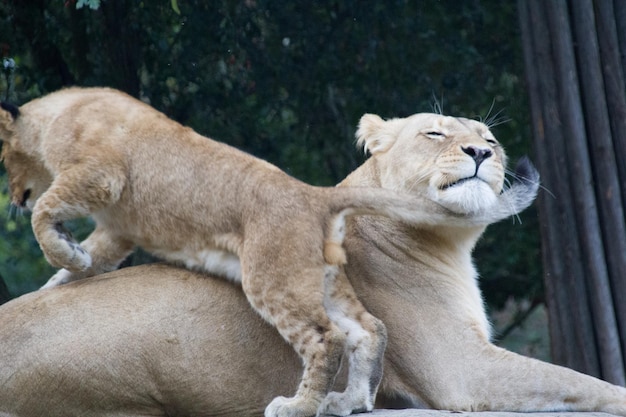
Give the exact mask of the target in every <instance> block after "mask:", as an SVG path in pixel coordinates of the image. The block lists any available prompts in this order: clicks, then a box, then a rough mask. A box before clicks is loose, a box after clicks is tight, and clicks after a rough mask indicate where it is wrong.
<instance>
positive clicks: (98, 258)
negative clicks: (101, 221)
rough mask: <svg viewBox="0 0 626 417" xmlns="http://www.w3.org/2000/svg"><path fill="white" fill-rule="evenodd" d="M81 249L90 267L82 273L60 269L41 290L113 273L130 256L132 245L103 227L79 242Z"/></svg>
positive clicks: (97, 228)
mask: <svg viewBox="0 0 626 417" xmlns="http://www.w3.org/2000/svg"><path fill="white" fill-rule="evenodd" d="M80 247H82V248H83V249H84V250H85V251H86V252H87V253H88V254H89V255H90V256H91V266H90V267H89V268H87V269H85V270H84V271H74V272H72V271H69V270H67V269H65V268H64V269H61V270H59V271H58V272H57V273H56V274H54V275H53V276H52V277H51V278H50V279H49V280H48V282H46V284H45V285H44V286H43V287H41V289H45V288H51V287H56V286H57V285H61V284H66V283H68V282H71V281H76V280H78V279H82V278H87V277H90V276H94V275H98V274H102V273H105V272H109V271H113V270H115V269H117V267H118V266H119V265H120V263H122V261H123V260H124V259H125V258H126V257H127V256H128V255H130V254H131V252H132V250H133V247H134V245H133V243H132V242H130V241H128V240H125V239H122V238H120V237H119V236H113V235H111V234H110V232H109V231H108V230H107V229H106V228H104V227H100V226H98V227H96V229H95V230H94V231H93V232H92V233H91V234H90V235H89V236H88V237H87V239H85V240H84V241H82V242H81V244H80Z"/></svg>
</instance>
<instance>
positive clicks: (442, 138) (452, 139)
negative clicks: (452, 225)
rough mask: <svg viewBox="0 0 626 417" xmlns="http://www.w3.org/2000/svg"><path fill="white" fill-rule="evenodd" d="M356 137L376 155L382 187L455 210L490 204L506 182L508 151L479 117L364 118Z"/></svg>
mask: <svg viewBox="0 0 626 417" xmlns="http://www.w3.org/2000/svg"><path fill="white" fill-rule="evenodd" d="M357 137H358V141H359V143H360V144H362V145H363V146H364V147H365V149H367V150H369V151H370V152H371V153H372V156H373V157H374V158H376V159H377V163H378V164H379V167H380V171H381V178H380V180H381V182H382V184H381V185H382V186H383V187H384V188H390V189H394V190H397V191H404V192H410V193H413V194H422V195H425V196H427V197H429V198H431V199H433V200H435V201H437V202H439V203H440V204H442V205H443V206H445V207H446V208H448V209H450V210H452V211H454V212H457V213H473V212H477V211H480V210H486V209H489V207H490V206H491V205H493V204H494V203H495V202H496V199H497V196H498V194H500V193H501V192H502V188H503V185H504V167H505V164H506V156H505V153H504V150H503V149H502V147H501V146H500V144H499V143H498V141H496V139H495V137H494V136H493V134H492V133H491V132H490V131H489V128H488V127H487V126H486V125H485V124H483V123H480V122H477V121H475V120H469V119H464V118H456V117H450V116H442V115H438V114H430V113H419V114H415V115H413V116H410V117H407V118H403V119H392V120H388V121H384V120H382V119H381V118H380V117H378V116H375V115H371V114H368V115H365V116H363V117H362V119H361V122H360V124H359V130H358V132H357Z"/></svg>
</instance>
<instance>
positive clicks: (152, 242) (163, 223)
mask: <svg viewBox="0 0 626 417" xmlns="http://www.w3.org/2000/svg"><path fill="white" fill-rule="evenodd" d="M19 110H20V114H19V115H18V116H17V117H15V118H14V120H13V118H10V117H8V113H7V112H6V111H5V112H4V114H3V115H2V118H1V119H0V121H1V123H2V124H1V126H2V127H0V132H2V134H3V135H4V137H3V138H2V139H3V141H4V146H3V158H4V163H5V165H6V169H7V172H8V174H9V183H10V187H11V192H12V195H13V201H14V203H15V204H18V205H21V206H28V207H32V209H33V216H32V225H33V230H34V232H35V236H36V237H37V240H38V242H39V244H40V246H41V248H42V250H43V252H44V254H45V256H46V258H47V259H48V261H49V262H50V263H51V264H52V265H54V266H57V267H61V268H63V269H61V270H60V271H59V272H58V273H57V274H55V275H54V276H53V277H52V278H51V279H50V280H49V281H48V283H47V284H46V285H45V286H44V288H51V287H55V286H57V285H60V284H64V283H67V282H70V281H75V280H77V279H81V278H84V277H88V276H91V275H94V274H98V273H102V272H106V271H110V270H112V269H115V268H116V267H117V265H119V263H120V262H121V261H122V260H123V259H124V258H125V257H126V256H127V255H128V254H129V253H130V252H131V251H132V250H133V248H134V247H135V246H137V245H138V246H141V247H143V248H144V249H146V250H148V251H150V252H152V253H154V254H156V255H158V256H161V257H163V258H164V259H166V260H169V261H172V262H175V263H179V264H182V265H184V266H186V267H188V268H191V269H199V270H204V271H207V272H212V273H216V274H220V275H223V276H226V277H227V278H229V279H231V280H234V281H236V282H240V283H241V286H242V288H243V290H244V292H245V294H246V296H247V299H248V301H249V302H250V304H251V305H252V306H253V307H254V308H255V309H256V311H257V312H259V313H260V314H261V316H262V317H263V318H265V319H266V320H267V321H268V322H269V323H271V324H273V325H274V326H275V327H276V328H277V329H278V331H279V333H280V334H281V335H282V336H283V338H284V339H285V340H287V341H288V342H289V343H290V344H291V345H292V346H293V348H294V349H295V351H296V352H297V353H298V354H299V355H300V357H301V358H302V360H303V363H304V374H303V377H302V381H301V383H300V385H299V388H298V390H297V392H296V395H295V396H294V397H292V398H286V397H277V398H275V399H274V400H273V401H272V402H271V403H270V405H269V406H268V407H267V409H266V415H268V416H310V415H313V414H315V413H316V412H327V413H331V414H335V415H347V414H350V413H351V412H353V411H363V410H371V409H372V407H373V403H374V397H375V395H376V391H377V388H378V383H379V382H380V378H381V372H380V371H381V367H382V355H383V351H384V346H385V341H386V334H385V329H384V326H383V325H382V323H381V322H380V321H379V320H378V319H376V318H375V317H373V316H372V315H370V314H369V313H367V311H366V310H365V309H364V308H363V306H362V305H361V304H360V302H359V301H358V299H357V297H356V296H355V295H354V292H353V290H352V288H351V287H350V286H349V285H348V284H347V283H346V282H345V281H337V280H336V275H337V272H338V268H337V266H336V264H341V263H343V262H345V260H346V258H345V252H344V251H343V249H342V247H341V243H342V241H343V238H344V235H345V221H346V218H347V217H349V218H351V217H352V216H354V215H358V214H382V215H385V216H389V217H391V218H394V219H396V220H399V221H402V222H411V223H416V222H417V223H429V224H437V223H441V222H442V221H444V220H445V221H446V222H448V223H450V224H457V225H460V226H461V227H464V228H465V227H468V226H470V227H471V228H472V229H476V230H479V229H482V227H484V225H485V224H487V223H489V222H491V221H495V220H499V219H501V218H503V217H506V216H508V215H510V214H511V213H515V212H516V211H517V210H518V209H520V207H525V205H527V204H529V203H530V202H531V201H532V198H533V196H534V191H536V185H531V186H523V187H522V188H521V189H524V190H526V191H527V192H526V193H525V194H524V193H523V198H522V199H521V200H515V202H514V203H512V200H511V198H509V196H510V195H515V193H508V194H507V193H504V194H500V191H501V190H502V184H503V177H504V174H503V162H504V154H503V152H502V151H501V149H500V147H499V146H497V144H495V142H494V143H490V142H491V136H489V135H490V133H489V132H488V130H487V129H486V128H483V127H482V126H484V125H481V124H473V123H476V122H471V121H462V120H459V119H454V118H441V117H440V116H436V115H426V116H423V117H422V118H425V120H428V121H431V122H429V123H428V126H429V129H430V130H429V131H424V132H418V133H419V135H418V137H416V136H415V134H416V132H415V131H414V128H413V127H411V128H409V129H408V130H407V133H406V134H408V135H410V136H411V137H412V138H413V139H416V140H419V141H420V142H424V146H425V148H424V149H423V151H425V152H424V153H425V155H431V154H432V153H433V150H435V149H437V150H438V151H439V152H440V153H441V155H443V156H442V159H441V161H439V162H437V164H438V166H440V167H441V169H440V170H437V171H435V172H433V173H428V175H429V177H428V178H430V182H431V184H429V187H422V186H421V183H420V182H419V181H417V179H416V178H414V177H413V178H411V177H410V176H409V172H407V171H402V172H397V173H395V172H389V173H388V175H391V176H397V175H404V176H405V177H406V178H410V179H411V181H413V182H414V183H413V184H412V185H411V187H404V189H403V191H406V193H405V194H404V195H403V196H399V195H397V194H395V193H394V192H391V191H389V190H384V189H380V188H366V187H359V188H340V189H337V188H319V187H312V186H309V185H306V184H304V183H301V182H299V181H297V180H295V179H293V178H291V177H289V176H287V175H286V174H285V173H283V172H282V171H280V170H279V169H278V168H276V167H274V166H273V165H270V164H269V163H267V162H265V161H262V160H259V159H257V158H254V157H252V156H250V155H248V154H245V153H243V152H240V151H238V150H236V149H234V148H231V147H229V146H227V145H224V144H221V143H218V142H215V141H213V140H210V139H208V138H205V137H202V136H200V135H198V134H197V133H195V132H194V131H193V130H191V129H189V128H185V127H183V126H181V125H179V124H178V123H176V122H174V121H172V120H170V119H168V118H166V117H165V116H164V115H163V114H161V113H159V112H157V111H155V110H154V109H152V108H151V107H149V106H147V105H146V104H144V103H142V102H140V101H138V100H135V99H133V98H131V97H129V96H127V95H125V94H123V93H121V92H118V91H115V90H110V89H80V88H73V89H67V90H61V91H59V92H56V93H52V94H50V95H48V96H45V97H43V98H41V99H37V100H33V101H31V102H30V103H27V104H26V105H24V106H22V107H21V108H20V109H19ZM369 118H370V119H371V120H370V121H371V122H372V123H371V124H372V126H371V129H373V130H376V129H378V126H376V124H379V125H380V126H382V125H381V122H382V120H380V119H376V118H375V117H374V116H369ZM420 120H421V118H420ZM420 123H422V124H423V123H424V121H422V122H420ZM365 128H366V124H365V122H364V123H363V124H362V129H365ZM433 129H434V130H436V132H435V133H433V132H432V130H433ZM481 129H482V130H481ZM378 136H380V138H379V143H377V145H376V147H370V149H372V150H377V151H384V150H385V147H387V146H388V145H389V144H390V143H391V139H392V138H390V137H389V136H388V135H385V134H384V132H382V133H381V134H380V135H378ZM434 136H437V137H434ZM361 140H363V139H361ZM365 143H366V144H367V140H365ZM468 149H470V151H468ZM475 152H487V153H488V155H487V156H486V157H485V158H484V161H482V159H481V161H480V162H482V163H476V162H475V161H474V159H475V158H472V155H473V153H475ZM430 162H431V161H429V162H428V163H430ZM424 166H427V165H424ZM424 166H423V164H417V167H419V168H420V169H422V168H423V167H424ZM396 168H398V167H396ZM417 172H418V174H419V175H420V176H421V175H423V174H424V173H423V172H419V171H417ZM474 174H476V176H475V177H474V178H473V179H471V180H468V181H466V182H465V183H463V184H462V185H459V186H456V187H450V188H445V189H444V188H442V187H444V186H446V185H450V184H452V183H454V182H455V181H457V180H459V179H465V178H469V177H472V176H474ZM533 187H534V191H533ZM383 188H391V189H393V188H396V189H398V187H383ZM465 189H468V190H475V191H476V192H475V193H466V192H463V191H462V190H465ZM459 190H461V191H459ZM411 194H412V195H413V196H411ZM468 196H470V197H469V198H468ZM419 197H421V198H419ZM425 197H430V199H432V200H434V201H435V202H433V201H430V200H429V199H427V198H425ZM518 204H519V205H520V207H517V206H516V205H518ZM88 215H91V216H92V217H93V218H94V220H95V221H96V229H95V231H94V232H93V233H92V234H91V235H90V236H89V237H88V238H87V239H86V240H85V241H84V242H82V243H81V244H80V245H79V244H77V243H75V242H73V241H72V240H71V239H70V238H69V237H68V236H67V234H66V233H65V232H64V229H63V228H62V224H63V222H64V221H67V220H70V219H73V218H77V217H84V216H88ZM199 331H201V330H199ZM344 352H346V353H347V357H348V363H349V368H350V378H349V381H348V386H347V388H346V390H345V392H343V393H331V394H329V395H328V396H327V394H328V393H329V391H330V389H331V387H332V385H333V381H334V377H335V374H336V372H337V369H338V367H339V364H340V360H341V358H342V356H343V355H344Z"/></svg>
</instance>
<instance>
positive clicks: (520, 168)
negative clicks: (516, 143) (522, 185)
mask: <svg viewBox="0 0 626 417" xmlns="http://www.w3.org/2000/svg"><path fill="white" fill-rule="evenodd" d="M515 177H516V178H517V179H519V180H521V181H528V182H530V183H537V182H539V172H538V171H537V169H536V168H535V166H534V165H533V163H532V162H530V159H528V157H527V156H523V157H521V158H520V159H519V161H517V165H516V166H515Z"/></svg>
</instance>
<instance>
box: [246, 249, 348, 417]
mask: <svg viewBox="0 0 626 417" xmlns="http://www.w3.org/2000/svg"><path fill="white" fill-rule="evenodd" d="M261 259H262V263H264V264H265V265H266V268H267V269H266V268H262V269H257V267H256V266H251V265H250V263H249V262H246V258H243V259H242V272H243V276H242V287H243V290H244V292H245V293H246V296H247V297H248V300H249V301H250V304H251V305H252V306H253V307H254V308H255V309H256V310H257V312H259V313H260V314H261V316H263V318H265V319H266V320H267V321H268V322H269V323H270V324H272V325H274V326H275V327H276V329H277V330H278V332H279V333H280V334H281V336H282V337H283V338H284V339H285V340H286V341H288V342H289V343H290V344H291V345H292V347H293V348H294V350H295V351H296V352H297V353H298V354H299V355H300V357H301V359H302V362H303V367H304V372H303V375H302V379H301V381H300V384H299V386H298V389H297V391H296V394H295V395H294V396H293V397H290V398H287V397H276V398H274V400H272V402H271V403H270V404H269V405H268V406H267V408H266V409H265V416H266V417H307V416H314V415H316V414H317V412H318V408H319V406H320V404H321V402H322V400H323V399H324V398H325V397H326V395H327V394H328V392H329V391H330V389H331V388H332V385H333V384H334V380H335V376H336V374H337V372H338V370H339V367H340V364H341V359H342V357H343V353H344V350H345V339H346V338H345V335H344V333H343V332H342V331H341V330H340V329H339V327H338V326H337V325H336V324H334V323H333V322H332V321H331V320H330V319H329V318H328V315H327V314H326V311H325V309H324V306H323V302H324V300H323V285H324V283H323V281H324V277H323V274H324V268H323V266H321V267H308V268H307V267H304V268H301V265H297V266H296V268H298V269H297V270H294V269H289V270H288V271H282V270H281V269H280V268H275V267H276V265H267V263H266V259H263V258H261ZM302 259H306V258H305V257H303V258H302ZM259 263H261V262H259ZM322 265H323V263H322ZM252 271H254V273H252Z"/></svg>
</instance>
